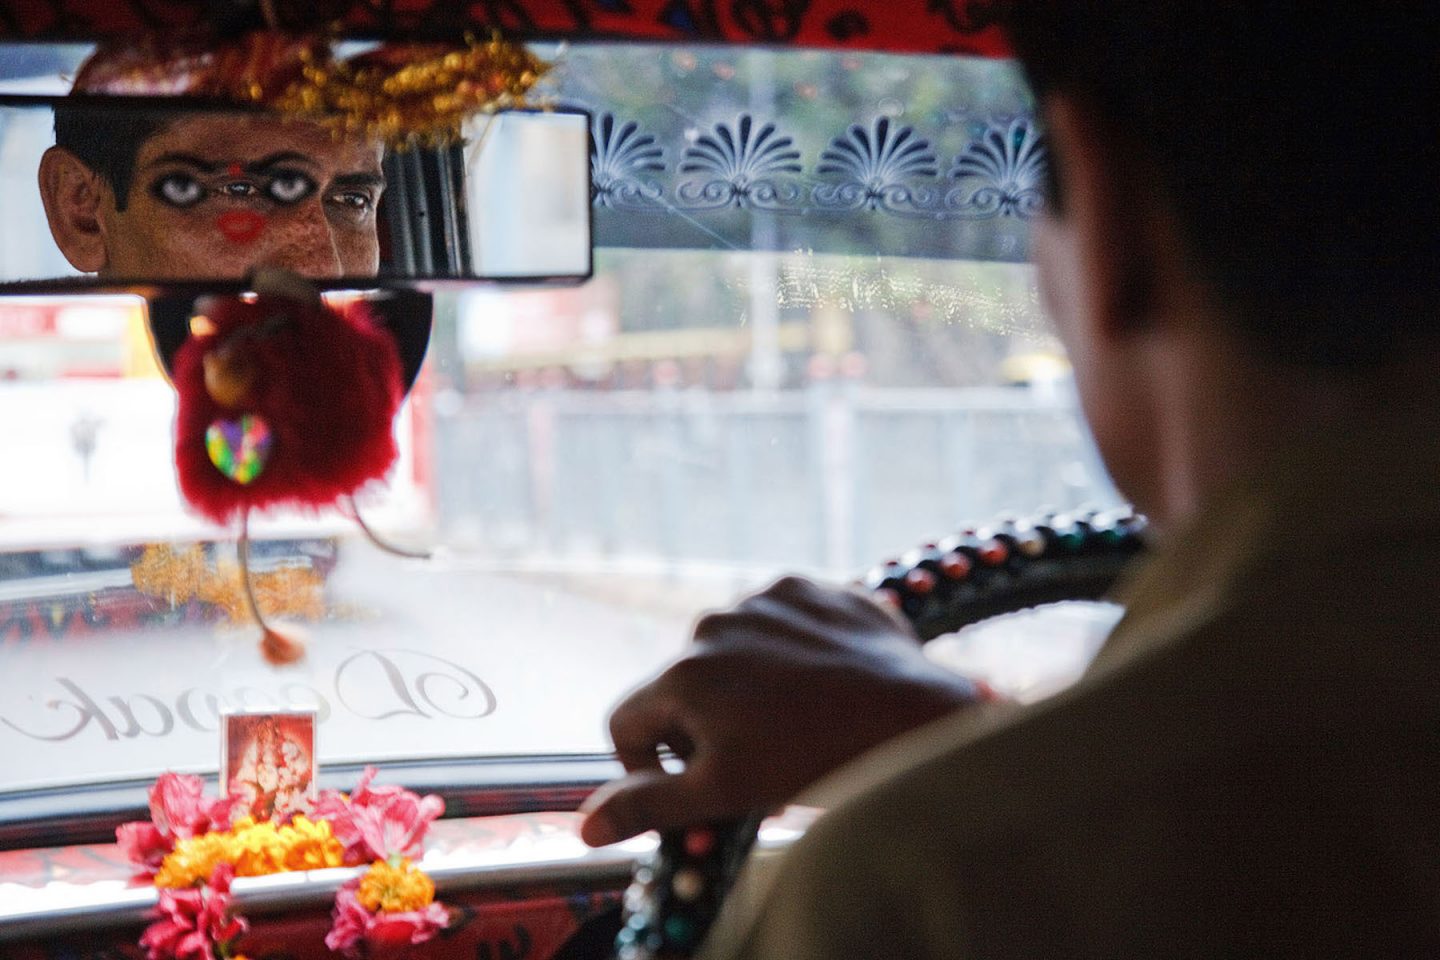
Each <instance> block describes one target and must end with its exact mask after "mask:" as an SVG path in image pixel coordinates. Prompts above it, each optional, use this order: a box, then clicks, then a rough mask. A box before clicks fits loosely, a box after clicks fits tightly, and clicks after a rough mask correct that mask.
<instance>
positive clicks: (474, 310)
mask: <svg viewBox="0 0 1440 960" xmlns="http://www.w3.org/2000/svg"><path fill="white" fill-rule="evenodd" d="M557 58H558V63H559V67H558V69H557V70H556V72H555V75H554V76H553V78H552V79H551V81H550V84H551V91H550V93H551V95H552V96H554V97H556V98H558V99H559V100H560V101H561V102H563V103H565V104H567V105H574V106H580V107H584V108H587V109H589V110H590V111H591V112H592V116H593V130H592V134H593V138H594V144H593V148H592V151H593V152H592V179H593V183H592V187H593V202H594V206H595V214H596V217H595V230H596V237H597V243H598V244H599V248H598V249H597V251H596V257H595V275H594V277H593V279H592V280H591V281H589V282H588V283H586V284H584V285H581V286H576V287H569V288H559V289H543V290H534V289H532V290H522V289H513V288H497V287H475V288H472V289H468V290H451V291H444V292H441V293H439V294H437V296H436V317H435V329H434V333H433V336H432V340H431V344H430V351H429V356H428V358H427V361H426V365H425V368H424V370H423V371H422V373H421V377H420V380H419V382H418V383H417V385H416V387H415V389H414V391H413V392H412V394H411V396H410V399H409V400H408V402H407V403H406V405H405V406H404V407H403V408H402V410H401V412H400V415H399V416H398V418H397V424H396V435H397V438H398V440H399V448H400V459H399V462H398V464H397V466H396V467H395V469H394V470H393V472H392V474H391V476H390V479H389V481H388V483H387V485H386V486H385V487H384V488H383V489H376V490H372V491H369V492H368V493H367V494H366V495H365V496H364V497H362V498H361V507H362V510H363V511H364V515H365V518H366V520H367V522H369V523H370V524H371V525H372V526H373V527H375V528H376V529H377V530H379V531H381V532H382V533H383V534H384V535H385V536H386V537H387V538H389V539H391V540H394V541H397V542H399V543H402V544H404V545H406V546H411V547H426V548H430V549H432V550H433V556H432V557H431V558H430V559H428V560H413V559H400V558H397V557H394V556H391V555H388V554H385V553H382V552H380V551H378V550H376V549H375V548H374V547H372V546H371V545H370V544H369V543H367V542H366V541H365V540H364V539H363V538H362V537H360V536H358V532H357V530H356V525H355V523H354V522H353V520H350V519H347V518H345V517H341V516H338V515H335V516H332V515H322V516H303V515H294V514H275V515H272V516H268V517H266V518H264V519H262V520H259V521H257V522H256V523H255V524H254V525H253V527H252V532H253V535H254V537H255V540H256V542H255V544H254V549H253V553H252V560H253V568H254V577H255V588H256V593H257V595H258V599H259V602H260V604H261V606H262V607H263V608H264V609H266V610H267V611H269V612H271V614H272V615H273V616H274V617H275V618H277V619H280V620H285V621H288V622H291V623H296V624H300V625H302V627H303V629H304V630H305V631H306V633H307V634H308V637H309V644H308V650H309V653H308V655H307V657H306V658H305V659H304V660H303V661H301V662H300V663H298V664H296V665H293V666H289V667H284V668H279V669H277V668H273V667H270V666H267V665H266V664H265V663H264V661H263V660H262V659H261V657H260V655H259V652H258V651H257V647H256V642H255V641H256V635H257V630H256V628H255V626H254V625H253V624H252V623H251V622H250V621H249V620H248V618H247V616H246V614H245V607H244V603H243V600H242V596H241V593H240V582H239V579H238V572H237V571H238V568H237V564H236V550H235V531H233V530H226V529H223V528H218V527H214V526H211V525H208V524H207V523H205V522H204V521H202V520H200V519H198V518H197V517H195V516H194V515H193V514H192V513H190V512H188V511H187V510H186V509H185V507H184V506H183V505H182V502H181V499H180V497H179V494H178V492H177V489H176V483H175V477H174V468H173V463H172V458H173V451H172V425H173V418H174V411H175V400H174V393H173V391H172V389H171V387H170V386H169V384H168V383H167V382H166V380H165V379H164V378H163V377H162V376H161V375H160V373H159V370H158V367H157V366H156V364H155V361H154V360H153V358H152V356H151V351H150V345H149V341H148V338H147V336H146V334H145V330H144V307H143V303H142V302H140V301H138V300H134V299H130V298H123V297H121V298H93V297H92V298H82V299H77V298H71V299H56V298H49V299H46V298H39V297H31V298H15V299H7V300H4V301H0V336H3V338H4V339H3V343H0V451H3V458H4V464H5V469H4V470H0V676H3V677H4V678H5V682H4V683H3V684H0V755H3V756H5V757H6V758H7V762H6V764H5V765H4V767H3V769H0V793H3V792H14V791H19V790H24V789H28V788H36V787H62V786H66V785H71V784H83V783H97V782H105V781H114V780H127V779H133V778H148V777H153V776H154V775H155V774H157V773H159V772H162V771H164V770H167V769H169V770H184V771H197V772H206V773H213V772H214V771H215V770H216V769H217V764H218V761H219V751H218V746H217V733H216V731H217V727H218V716H219V714H220V713H221V712H222V711H224V710H227V709H238V708H262V707H274V708H284V707H313V708H315V709H317V710H318V713H319V717H318V719H319V721H320V726H319V733H318V737H317V743H316V748H317V750H316V752H317V754H318V757H319V760H320V762H321V763H322V764H326V763H339V762H364V761H386V760H396V759H417V758H471V757H506V756H508V757H522V756H523V757H529V756H539V757H554V756H559V755H574V754H600V753H604V752H606V751H608V749H609V743H608V738H607V735H606V731H605V717H606V713H607V710H608V708H609V707H610V706H611V705H612V704H613V703H614V702H615V701H616V700H617V699H618V697H619V696H620V695H621V694H623V692H624V691H625V690H626V689H628V688H629V687H631V686H632V685H634V684H635V683H637V682H639V681H641V680H642V679H644V678H645V677H646V676H647V675H649V674H651V673H653V672H654V671H655V670H656V669H657V668H658V667H659V666H660V665H662V664H663V663H664V662H665V661H666V660H668V659H669V658H671V657H673V656H675V655H676V654H678V653H679V651H680V650H681V648H682V647H683V645H684V643H685V642H686V640H687V637H688V628H689V625H690V624H691V622H692V621H693V619H694V618H695V616H696V615H697V613H699V612H700V611H702V610H704V609H706V608H709V607H713V606H717V605H721V604H724V603H726V602H727V601H730V600H732V599H733V598H734V597H735V596H736V595H737V594H738V593H739V592H741V591H743V590H746V589H751V588H755V587H759V586H761V585H763V584H764V583H765V582H766V581H768V580H769V579H771V578H773V577H774V576H776V575H778V574H780V573H785V572H804V573H810V574H815V575H819V576H824V577H828V578H834V579H842V580H849V579H852V578H854V577H855V576H857V575H858V574H860V573H861V572H863V571H864V570H865V569H866V568H868V567H870V566H871V565H873V564H875V563H877V562H880V561H883V560H885V559H886V558H888V557H890V556H893V555H896V554H899V553H900V552H902V551H904V550H906V549H908V548H910V547H913V546H915V545H917V544H919V543H921V542H924V541H927V540H933V539H936V538H938V537H940V536H943V535H945V534H948V533H951V532H953V531H954V530H956V529H957V527H959V526H961V525H964V524H969V523H977V522H984V521H986V520H989V519H992V518H994V517H995V516H996V515H997V514H999V513H1002V512H1013V513H1029V512H1032V511H1035V510H1037V509H1039V508H1041V507H1048V508H1052V509H1061V510H1063V509H1071V508H1075V507H1079V506H1081V505H1087V504H1088V505H1094V506H1097V507H1106V506H1109V505H1112V504H1114V503H1115V502H1116V495H1115V493H1114V492H1113V490H1112V489H1111V488H1110V486H1109V484H1108V481H1107V480H1106V479H1105V477H1104V474H1103V471H1102V470H1101V468H1100V466H1099V462H1098V459H1097V457H1096V456H1095V453H1094V451H1093V449H1092V447H1091V445H1090V442H1089V440H1088V438H1087V436H1086V434H1085V432H1084V429H1083V426H1082V424H1081V422H1080V419H1079V416H1078V413H1077V411H1076V409H1075V404H1074V399H1073V395H1072V388H1071V386H1070V382H1069V375H1068V368H1067V366H1066V363H1065V361H1064V358H1063V356H1062V354H1061V351H1060V348H1059V346H1058V344H1057V343H1056V341H1055V340H1054V339H1053V337H1052V336H1051V334H1050V332H1049V329H1048V327H1047V325H1046V322H1045V320H1044V318H1043V316H1042V313H1041V310H1040V306H1039V303H1038V296H1037V293H1036V290H1035V286H1034V276H1033V271H1032V269H1031V267H1030V266H1029V265H1028V264H1027V263H1026V262H1025V257H1026V247H1027V240H1028V229H1029V219H1030V217H1031V216H1033V215H1034V213H1035V212H1036V210H1037V209H1038V203H1039V199H1038V198H1039V193H1038V189H1039V180H1038V176H1039V175H1038V169H1039V167H1038V164H1040V163H1042V162H1043V146H1042V144H1041V142H1040V138H1039V135H1038V132H1037V131H1036V129H1035V128H1034V127H1033V124H1032V123H1031V119H1030V116H1029V112H1028V111H1029V102H1028V99H1027V95H1026V93H1025V91H1024V89H1023V87H1022V85H1021V84H1020V82H1019V80H1018V76H1017V73H1016V71H1015V69H1014V67H1013V65H1010V64H1007V63H1001V62H989V61H980V60H968V59H964V58H925V57H889V56H878V55H858V54H833V53H817V52H773V51H766V52H761V51H754V50H726V49H721V48H697V49H687V48H678V47H650V46H639V45H595V46H583V45H582V46H580V47H572V48H570V49H568V50H565V51H560V52H558V54H557ZM51 66H53V65H51ZM47 69H48V68H47ZM653 90H663V91H665V93H664V94H663V95H662V96H661V97H659V98H655V97H651V96H642V92H643V91H653ZM1089 624H1090V622H1089V621H1086V622H1085V623H1082V624H1081V625H1080V627H1076V629H1075V630H1073V631H1071V634H1068V635H1067V634H1065V632H1064V631H1060V632H1059V633H1055V632H1052V634H1051V636H1050V639H1049V640H1048V641H1047V642H1048V643H1049V644H1050V648H1047V650H1048V652H1044V651H1042V652H1043V653H1044V657H1049V658H1050V659H1049V660H1048V661H1046V662H1052V661H1053V662H1054V663H1060V664H1061V665H1060V666H1051V667H1043V668H1040V667H1037V666H1036V663H1037V659H1036V658H1037V656H1038V654H1037V653H1036V650H1037V649H1038V648H1037V647H1035V646H1030V647H1026V646H1025V645H1023V644H1016V643H1013V642H1009V643H1007V644H1000V643H994V644H991V645H989V646H986V645H984V644H971V645H969V646H968V647H966V648H965V650H968V651H969V652H968V653H967V652H965V650H962V651H961V652H960V653H958V654H957V656H958V657H959V658H960V659H962V660H963V659H964V658H965V657H967V656H968V657H969V658H970V661H969V663H970V664H971V666H973V667H976V668H977V669H982V670H984V671H985V672H986V673H987V674H989V675H990V677H991V678H992V680H994V681H996V682H997V683H998V684H999V685H1001V686H1002V687H1006V688H1008V689H1012V690H1021V689H1023V688H1025V687H1026V686H1027V685H1029V686H1037V685H1039V686H1043V685H1044V684H1045V683H1048V682H1053V680H1054V677H1055V676H1056V675H1057V671H1059V672H1060V673H1063V672H1064V671H1065V670H1072V669H1073V667H1074V666H1075V664H1076V663H1078V662H1079V658H1080V657H1081V656H1083V653H1084V652H1088V649H1089V646H1087V644H1091V638H1090V636H1089V634H1086V636H1085V638H1084V639H1083V642H1082V641H1079V640H1074V636H1078V635H1079V634H1084V633H1085V632H1086V629H1088V625H1089ZM1082 628H1085V629H1082ZM1093 632H1094V631H1090V633H1093ZM1057 638H1058V639H1057ZM1091 645H1093V644H1091ZM1061 647H1063V648H1064V649H1063V650H1060V649H1059V648H1061ZM1051 648H1053V649H1051ZM1057 650H1058V652H1057ZM1077 651H1078V652H1077ZM1066 657H1068V658H1069V659H1068V660H1067V659H1066ZM1042 659H1043V657H1042ZM1062 661H1063V662H1062Z"/></svg>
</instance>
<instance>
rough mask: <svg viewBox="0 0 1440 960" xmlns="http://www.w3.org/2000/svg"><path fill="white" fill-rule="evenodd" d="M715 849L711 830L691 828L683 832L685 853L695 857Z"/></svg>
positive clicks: (713, 833) (705, 854) (707, 853)
mask: <svg viewBox="0 0 1440 960" xmlns="http://www.w3.org/2000/svg"><path fill="white" fill-rule="evenodd" d="M714 849H715V832H714V831H713V830H691V831H689V832H688V833H686V834H685V853H686V854H687V855H689V856H691V857H694V858H695V859H697V860H698V859H700V858H701V857H704V856H708V855H709V854H710V851H711V850H714Z"/></svg>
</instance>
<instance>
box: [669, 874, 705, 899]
mask: <svg viewBox="0 0 1440 960" xmlns="http://www.w3.org/2000/svg"><path fill="white" fill-rule="evenodd" d="M670 889H671V891H672V892H673V893H674V894H675V897H676V899H677V900H681V901H683V902H685V903H690V902H691V901H692V900H698V899H700V895H701V894H703V893H704V892H705V878H704V877H703V876H701V874H700V871H699V870H696V869H694V868H693V867H687V868H686V869H684V870H680V871H678V872H677V873H676V874H675V878H674V879H673V880H671V881H670Z"/></svg>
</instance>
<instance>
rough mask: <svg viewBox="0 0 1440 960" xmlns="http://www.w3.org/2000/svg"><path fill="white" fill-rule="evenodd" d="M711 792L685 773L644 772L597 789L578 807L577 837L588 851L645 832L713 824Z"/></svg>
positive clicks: (714, 799)
mask: <svg viewBox="0 0 1440 960" xmlns="http://www.w3.org/2000/svg"><path fill="white" fill-rule="evenodd" d="M715 804H716V798H715V796H714V792H713V791H711V790H708V789H705V788H704V786H703V785H702V784H700V782H699V780H698V778H697V777H695V776H694V775H693V774H691V773H690V772H688V771H687V772H685V773H665V772H663V771H654V770H646V771H641V772H639V773H632V774H631V775H630V776H628V777H624V778H623V779H620V780H615V781H613V782H611V783H608V784H606V785H605V786H603V787H601V788H600V789H599V790H597V791H595V793H593V794H591V795H590V798H589V799H588V800H586V801H585V803H584V805H583V806H581V808H580V811H581V813H584V814H585V815H586V816H585V821H584V822H583V823H582V824H581V827H580V836H581V838H582V839H583V840H584V841H585V842H586V843H588V844H590V845H591V846H594V847H600V846H605V845H606V844H610V843H618V842H619V841H621V840H626V839H628V838H630V837H633V836H635V835H636V834H640V833H644V832H645V831H646V830H673V829H675V828H677V827H684V826H688V825H690V824H693V823H696V822H699V821H703V820H708V819H713V818H714V817H716V816H719V815H720V814H721V813H722V812H723V811H720V810H719V809H718V808H717V807H716V805H715Z"/></svg>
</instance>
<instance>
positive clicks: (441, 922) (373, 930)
mask: <svg viewBox="0 0 1440 960" xmlns="http://www.w3.org/2000/svg"><path fill="white" fill-rule="evenodd" d="M359 885H360V881H359V880H353V881H351V882H350V883H347V884H346V885H345V886H343V887H341V888H340V892H339V893H338V894H336V896H335V914H334V917H335V922H334V924H333V925H332V926H331V927H330V932H329V933H327V934H326V935H325V946H327V947H329V948H330V949H331V950H337V951H339V952H341V953H343V954H345V955H346V956H348V957H359V956H362V955H363V956H368V957H379V956H383V955H385V954H386V953H387V952H395V951H399V950H400V949H402V948H404V947H409V946H415V945H416V944H421V943H424V942H425V941H427V940H429V939H430V938H432V937H434V936H435V934H437V933H439V932H440V931H441V930H443V929H445V927H446V926H447V925H449V923H450V914H449V913H447V912H446V910H445V908H444V907H442V906H441V905H440V904H438V903H432V904H430V905H429V906H427V907H425V908H424V909H423V910H408V911H406V912H404V913H371V912H370V911H369V910H366V909H365V907H364V905H363V904H361V903H360V900H359V898H358V897H356V896H355V891H356V889H357V888H358V887H359ZM152 960H153V958H152Z"/></svg>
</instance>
